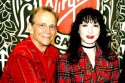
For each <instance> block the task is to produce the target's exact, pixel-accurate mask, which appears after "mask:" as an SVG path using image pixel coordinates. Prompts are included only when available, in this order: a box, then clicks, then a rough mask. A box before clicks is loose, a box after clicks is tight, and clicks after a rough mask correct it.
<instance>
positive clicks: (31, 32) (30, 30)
mask: <svg viewBox="0 0 125 83" xmlns="http://www.w3.org/2000/svg"><path fill="white" fill-rule="evenodd" d="M27 28H28V31H29V32H30V34H33V25H32V24H31V23H28V24H27Z"/></svg>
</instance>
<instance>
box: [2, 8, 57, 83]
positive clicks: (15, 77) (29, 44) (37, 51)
mask: <svg viewBox="0 0 125 83" xmlns="http://www.w3.org/2000/svg"><path fill="white" fill-rule="evenodd" d="M57 21H58V17H57V15H56V13H55V12H54V11H53V9H52V8H51V7H42V8H38V9H35V10H33V11H32V12H31V15H30V18H29V23H28V24H27V28H28V30H29V32H30V36H29V37H28V38H26V39H25V40H23V41H22V42H20V43H18V44H17V45H16V47H15V48H14V49H13V51H12V53H11V54H10V56H9V59H8V62H7V64H6V66H5V68H4V72H3V75H2V77H1V83H55V81H56V76H55V74H56V66H57V62H58V57H59V51H58V50H57V49H56V48H55V47H54V46H52V45H51V44H50V43H51V41H52V40H53V38H54V36H55V34H56V31H57V29H56V26H57Z"/></svg>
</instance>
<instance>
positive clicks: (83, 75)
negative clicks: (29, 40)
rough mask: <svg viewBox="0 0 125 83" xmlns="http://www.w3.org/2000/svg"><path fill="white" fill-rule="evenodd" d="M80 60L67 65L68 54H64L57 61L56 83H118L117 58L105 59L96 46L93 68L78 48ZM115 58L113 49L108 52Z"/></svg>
mask: <svg viewBox="0 0 125 83" xmlns="http://www.w3.org/2000/svg"><path fill="white" fill-rule="evenodd" d="M78 53H79V54H80V61H79V63H78V64H73V65H69V64H68V61H67V58H68V55H67V54H64V55H63V56H62V57H61V58H60V59H59V63H58V73H57V75H58V77H57V78H58V83H118V78H119V75H120V69H119V65H118V59H116V60H115V61H113V62H110V61H107V60H106V58H104V57H103V56H102V51H101V49H100V47H99V46H97V50H96V57H95V68H92V64H91V63H90V60H89V58H88V56H87V54H86V53H85V52H84V51H83V50H82V47H80V48H79V51H78ZM110 54H111V55H113V56H114V58H116V56H117V55H116V54H115V52H114V51H112V52H111V53H110Z"/></svg>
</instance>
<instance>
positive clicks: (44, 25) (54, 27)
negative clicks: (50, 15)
mask: <svg viewBox="0 0 125 83" xmlns="http://www.w3.org/2000/svg"><path fill="white" fill-rule="evenodd" d="M33 24H36V25H38V26H40V27H41V28H46V27H49V28H51V29H56V27H57V26H55V25H53V24H51V25H49V26H47V24H45V23H42V24H37V23H33Z"/></svg>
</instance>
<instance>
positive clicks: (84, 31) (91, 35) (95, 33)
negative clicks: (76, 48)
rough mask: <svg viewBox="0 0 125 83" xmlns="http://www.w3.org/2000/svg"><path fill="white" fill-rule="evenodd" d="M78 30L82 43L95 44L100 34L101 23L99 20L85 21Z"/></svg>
mask: <svg viewBox="0 0 125 83" xmlns="http://www.w3.org/2000/svg"><path fill="white" fill-rule="evenodd" d="M78 32H79V35H80V38H81V44H82V45H87V46H93V45H95V42H96V40H97V39H98V37H99V35H100V25H99V23H98V22H96V23H95V22H85V21H83V22H82V24H80V25H79V31H78Z"/></svg>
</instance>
